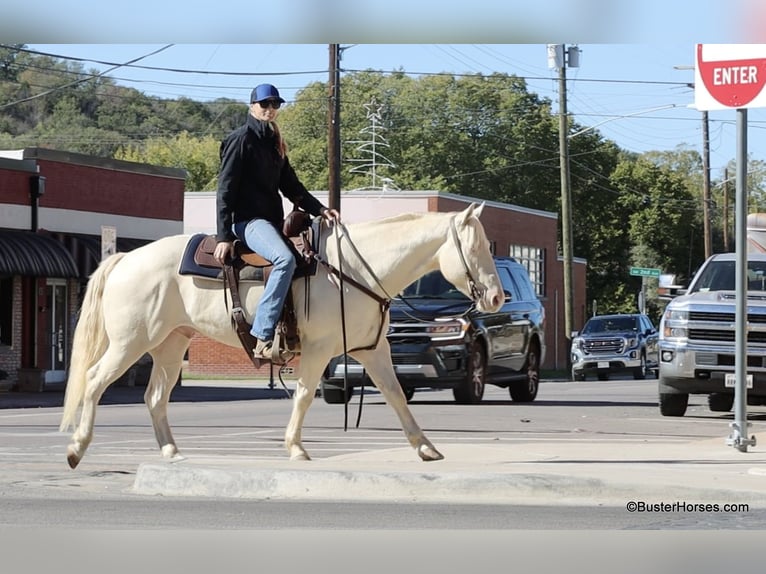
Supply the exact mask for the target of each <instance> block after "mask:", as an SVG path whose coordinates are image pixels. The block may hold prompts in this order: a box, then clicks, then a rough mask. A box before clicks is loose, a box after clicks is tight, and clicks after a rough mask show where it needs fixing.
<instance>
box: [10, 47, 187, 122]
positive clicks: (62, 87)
mask: <svg viewBox="0 0 766 574" xmlns="http://www.w3.org/2000/svg"><path fill="white" fill-rule="evenodd" d="M172 45H173V44H166V45H165V46H163V47H162V48H159V49H158V50H154V51H152V52H149V53H148V54H145V55H143V56H139V57H138V58H134V59H132V60H129V61H127V62H125V63H124V64H114V66H113V67H112V68H109V69H108V70H104V71H103V72H101V73H99V74H96V75H93V76H88V77H86V78H79V79H77V80H74V81H73V82H69V83H68V84H64V85H63V86H58V87H55V88H51V89H50V90H46V91H44V92H40V93H39V94H35V95H34V96H29V97H28V98H23V99H21V100H16V101H15V102H10V103H8V104H5V105H2V106H0V110H4V109H6V108H9V107H11V106H15V105H16V104H23V103H24V102H28V101H30V100H34V99H37V98H41V97H43V96H47V95H48V94H52V93H54V92H58V91H60V90H64V89H66V88H71V87H72V86H76V85H77V84H82V83H83V82H89V81H90V80H93V79H95V78H98V77H101V76H103V75H105V74H108V73H109V72H111V71H113V70H116V69H118V68H122V67H123V66H128V65H130V64H132V63H133V62H138V61H140V60H143V59H144V58H148V57H149V56H154V55H155V54H159V53H160V52H162V51H164V50H167V49H168V48H170V47H171V46H172Z"/></svg>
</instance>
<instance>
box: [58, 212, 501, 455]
mask: <svg viewBox="0 0 766 574" xmlns="http://www.w3.org/2000/svg"><path fill="white" fill-rule="evenodd" d="M482 208H483V204H482V205H481V206H477V205H476V204H471V205H470V206H469V207H468V208H466V209H465V210H463V211H461V212H453V213H423V214H407V215H399V216H396V217H391V218H388V219H384V220H381V221H375V222H368V223H357V224H350V225H348V226H343V225H341V226H338V227H335V228H333V230H331V231H328V230H327V229H325V230H324V232H323V233H322V238H321V240H320V246H319V250H318V253H319V255H320V257H322V258H324V259H325V260H326V261H327V262H328V263H329V264H331V265H333V266H334V267H336V268H337V267H342V271H343V273H344V275H345V276H347V277H348V278H350V281H346V282H344V283H343V287H344V307H345V312H346V315H347V317H349V318H351V319H352V320H350V321H346V322H345V324H346V334H347V345H348V347H350V348H357V347H367V346H371V345H375V344H376V343H377V345H376V346H375V347H374V348H371V349H367V350H358V351H353V352H352V351H349V354H350V355H351V356H352V357H353V358H354V359H356V360H357V361H359V363H361V364H362V365H363V366H364V368H365V369H366V370H367V373H369V375H370V378H371V379H372V381H373V383H374V384H375V385H376V386H377V388H378V389H379V390H380V392H381V393H382V394H383V396H384V398H385V400H386V402H387V403H388V404H389V405H390V406H391V407H392V408H393V409H394V410H395V411H396V414H397V415H398V417H399V420H400V421H401V424H402V429H403V431H404V434H405V436H406V437H407V440H408V441H409V443H410V444H411V445H412V446H413V448H415V450H416V451H417V453H418V455H419V456H420V458H421V459H423V460H439V459H441V458H443V456H442V455H441V453H439V451H438V450H436V448H435V447H434V446H433V445H432V444H431V442H430V441H429V440H428V439H427V438H426V437H425V435H424V434H423V431H422V430H421V429H420V427H419V426H418V424H417V422H416V421H415V419H414V417H413V416H412V413H411V412H410V410H409V408H408V406H407V400H406V398H405V397H404V393H403V392H402V390H401V387H400V385H399V383H398V381H397V379H396V375H395V373H394V369H393V366H392V363H391V355H390V348H389V345H388V342H387V340H386V337H385V333H386V331H387V329H388V311H387V307H384V306H382V305H381V303H380V301H379V300H375V299H373V298H372V297H371V296H370V294H368V293H364V290H362V289H359V288H358V287H356V286H355V285H354V282H356V283H358V284H360V285H363V286H366V287H367V288H368V289H369V290H370V291H373V292H374V293H375V294H377V295H378V296H379V297H380V298H382V299H384V300H386V301H388V300H389V299H390V297H391V296H395V295H397V294H398V293H399V292H400V291H401V290H402V289H404V288H405V287H406V286H407V285H409V284H410V283H411V282H413V281H415V280H416V279H418V278H419V277H421V276H422V275H424V274H426V273H427V272H429V271H432V270H435V269H440V270H441V271H442V273H443V274H444V276H445V278H446V279H447V280H449V281H450V282H451V283H453V284H454V285H455V287H457V288H458V289H460V291H462V292H463V293H465V294H466V295H467V296H469V297H471V298H472V299H474V302H475V304H476V306H477V308H478V309H480V310H483V311H496V310H497V309H499V307H500V305H501V304H502V301H503V297H504V294H503V290H502V287H501V284H500V281H499V279H498V277H497V270H496V268H495V264H494V261H493V259H492V255H491V253H490V249H489V242H488V241H487V237H486V235H485V233H484V228H483V227H482V225H481V223H480V222H479V215H480V214H481V211H482ZM323 225H325V224H323ZM188 241H189V236H186V235H176V236H172V237H166V238H163V239H159V240H157V241H154V242H153V243H150V244H148V245H146V246H144V247H141V248H139V249H136V250H134V251H131V252H129V253H116V254H114V255H112V256H111V257H109V258H108V259H106V260H104V261H103V262H102V263H101V265H100V266H99V267H98V269H96V271H95V272H94V273H93V275H92V276H91V278H90V280H89V282H88V286H87V289H86V292H85V297H84V300H83V304H82V308H81V311H80V317H79V320H78V322H77V327H76V329H75V334H74V342H73V350H72V362H71V367H70V372H69V379H68V382H67V386H66V395H65V399H64V412H63V415H62V419H61V426H60V430H62V431H66V430H68V429H69V428H73V427H74V426H75V419H76V417H77V411H78V409H79V407H80V406H81V407H82V409H81V411H82V412H81V415H80V422H79V425H78V426H77V428H76V430H75V432H74V434H73V435H72V442H71V443H70V444H69V446H68V448H67V461H68V463H69V466H70V467H71V468H75V467H76V466H77V465H78V464H79V462H80V461H81V460H82V457H83V456H84V454H85V451H86V449H87V448H88V445H89V444H90V442H91V440H92V438H93V425H94V418H95V413H96V406H97V405H98V402H99V400H100V399H101V396H102V394H103V393H104V391H105V390H106V389H107V387H108V386H109V385H110V384H111V383H113V382H114V381H115V380H116V379H117V378H118V377H120V375H122V374H123V373H124V372H125V371H126V370H127V369H128V368H129V367H130V366H131V365H133V364H134V363H135V362H136V361H137V360H138V359H139V358H140V357H141V356H143V355H144V353H147V352H148V353H149V354H150V355H151V357H152V359H153V367H152V372H151V376H150V379H149V383H148V385H147V388H146V392H145V394H144V401H145V402H146V405H147V407H148V408H149V413H150V414H151V419H152V425H153V427H154V433H155V436H156V438H157V442H158V443H159V446H160V449H161V451H162V455H163V456H164V457H165V458H170V459H172V458H175V457H179V453H178V448H177V447H176V443H175V441H174V439H173V435H172V433H171V430H170V425H169V423H168V418H167V405H168V400H169V398H170V392H171V390H172V389H173V386H174V385H175V383H176V380H177V378H178V374H179V372H180V369H181V362H182V360H183V357H184V353H185V352H186V350H187V348H188V347H189V343H190V341H191V338H192V336H193V335H194V333H195V332H198V333H201V334H202V335H205V336H206V337H209V338H211V339H214V340H216V341H220V342H221V343H225V344H227V345H230V346H232V347H239V346H240V341H239V339H238V337H237V334H236V332H235V330H234V329H233V328H232V322H231V318H230V315H229V311H228V310H227V307H230V305H228V306H227V305H226V304H225V302H224V297H223V296H222V293H221V291H222V285H221V282H220V281H218V280H215V279H205V278H200V277H196V276H190V275H180V274H179V273H178V266H179V262H180V260H181V256H182V253H183V251H184V249H185V247H186V244H187V242H188ZM338 245H340V253H341V256H342V259H341V260H339V253H338V249H337V246H338ZM339 284H340V282H339V280H338V278H337V277H336V276H335V275H334V274H332V273H330V271H328V269H327V268H326V267H324V266H322V265H319V266H318V270H317V273H316V275H315V276H313V277H312V278H311V280H310V286H309V297H310V301H309V307H308V309H309V317H308V320H307V318H306V317H305V315H304V305H303V303H302V302H303V297H304V293H305V285H304V281H303V280H297V281H294V282H293V284H292V290H293V300H294V301H295V302H296V304H295V310H296V314H297V324H298V333H299V334H300V352H301V360H300V367H299V372H298V380H297V385H296V388H295V392H294V394H293V409H292V415H291V417H290V421H289V423H288V425H287V428H286V430H285V447H286V448H287V452H288V454H289V456H290V459H292V460H309V455H308V453H307V452H306V450H305V449H304V448H303V444H302V442H301V441H302V439H301V430H302V426H303V420H304V417H305V415H306V411H307V410H308V408H309V406H310V405H311V402H312V400H313V398H314V391H315V390H316V388H317V385H318V384H319V381H320V378H321V375H322V372H323V370H324V368H325V367H326V365H327V363H328V362H329V360H330V359H331V358H332V357H334V356H337V355H340V354H342V353H343V336H342V329H341V312H340V307H341V305H340V293H339ZM262 292H263V287H262V285H260V284H251V286H250V287H248V283H247V282H243V283H242V284H241V289H240V295H241V298H242V303H243V307H244V308H245V313H246V314H248V313H249V314H248V316H247V319H248V321H252V311H253V310H254V309H255V307H256V305H257V303H258V298H259V297H260V295H261V293H262Z"/></svg>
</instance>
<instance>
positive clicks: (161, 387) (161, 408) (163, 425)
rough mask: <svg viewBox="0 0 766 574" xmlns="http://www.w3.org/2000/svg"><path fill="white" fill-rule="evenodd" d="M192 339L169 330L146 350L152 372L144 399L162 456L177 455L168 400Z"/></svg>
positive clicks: (170, 456) (171, 456)
mask: <svg viewBox="0 0 766 574" xmlns="http://www.w3.org/2000/svg"><path fill="white" fill-rule="evenodd" d="M190 341H191V339H190V337H189V336H186V335H184V334H182V333H180V332H178V331H174V332H172V333H171V334H170V335H168V337H167V338H166V339H165V340H164V341H163V342H162V343H161V344H160V345H158V346H157V347H155V348H154V349H152V350H151V351H149V354H150V355H151V356H152V374H151V376H150V378H149V384H148V385H147V387H146V392H145V393H144V402H145V403H146V406H147V407H148V408H149V414H150V415H151V417H152V426H153V427H154V436H155V437H157V443H158V444H159V446H160V450H161V451H162V456H163V457H165V458H174V457H176V456H178V448H177V447H176V443H175V440H174V439H173V433H172V432H171V430H170V423H169V422H168V401H169V400H170V393H171V391H172V390H173V387H174V386H175V384H176V382H177V381H178V374H179V373H180V372H181V364H182V362H183V357H184V353H185V352H186V349H187V348H188V347H189V343H190Z"/></svg>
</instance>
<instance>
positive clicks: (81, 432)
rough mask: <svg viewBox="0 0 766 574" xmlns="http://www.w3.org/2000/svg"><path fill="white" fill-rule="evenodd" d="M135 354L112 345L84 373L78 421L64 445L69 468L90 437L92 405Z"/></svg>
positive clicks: (94, 408)
mask: <svg viewBox="0 0 766 574" xmlns="http://www.w3.org/2000/svg"><path fill="white" fill-rule="evenodd" d="M137 359H138V357H135V356H132V355H131V356H126V355H123V354H121V353H120V352H118V351H115V350H114V349H113V348H112V347H109V348H108V349H107V350H106V352H105V353H104V355H103V356H102V357H101V358H100V359H99V360H98V362H97V363H96V364H95V365H93V366H92V367H91V368H90V369H88V372H87V373H86V375H85V393H84V395H83V401H82V412H81V414H80V424H79V425H77V429H76V430H75V432H74V434H72V442H71V443H70V444H69V446H68V447H67V462H68V463H69V466H70V468H75V467H76V466H77V465H78V464H79V463H80V461H81V460H82V457H83V456H84V455H85V451H86V450H87V448H88V445H90V442H91V440H93V424H94V422H95V420H96V407H97V406H98V402H99V401H100V400H101V396H102V395H103V394H104V391H106V389H107V388H108V387H109V385H111V384H112V383H113V382H114V381H116V380H117V378H118V377H119V376H120V375H122V374H123V373H124V372H125V371H127V370H128V368H129V367H130V366H131V365H132V364H133V363H135V362H136V360H137Z"/></svg>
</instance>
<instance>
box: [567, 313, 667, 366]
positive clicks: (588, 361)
mask: <svg viewBox="0 0 766 574" xmlns="http://www.w3.org/2000/svg"><path fill="white" fill-rule="evenodd" d="M658 348H659V333H658V332H657V329H655V327H654V325H653V324H652V321H651V319H649V317H647V316H646V315H643V314H640V313H633V314H618V315H596V316H594V317H591V318H590V319H588V321H587V322H586V323H585V325H584V326H583V328H582V330H581V331H580V332H579V333H577V334H576V336H575V337H574V338H573V339H572V380H573V381H584V380H585V376H586V375H588V374H589V373H592V374H595V375H596V376H597V377H598V378H599V379H600V380H602V381H605V380H607V379H608V378H609V375H610V374H616V373H629V374H632V375H633V378H634V379H645V378H646V376H647V374H649V373H650V372H652V373H656V372H657V370H658V369H659V351H658Z"/></svg>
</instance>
